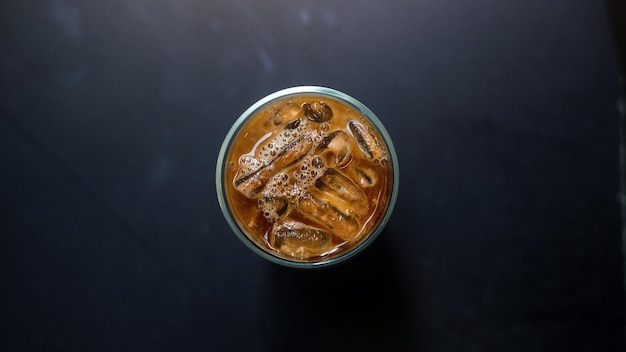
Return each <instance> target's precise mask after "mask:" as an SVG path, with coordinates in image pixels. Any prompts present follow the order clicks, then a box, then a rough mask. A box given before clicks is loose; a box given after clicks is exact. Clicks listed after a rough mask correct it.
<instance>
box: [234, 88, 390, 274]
mask: <svg viewBox="0 0 626 352" xmlns="http://www.w3.org/2000/svg"><path fill="white" fill-rule="evenodd" d="M392 162H395V161H394V160H391V158H390V154H389V148H388V146H387V143H386V142H385V140H384V139H383V137H382V135H381V133H380V131H379V129H377V128H376V126H375V125H374V124H373V123H372V122H371V121H370V119H368V118H367V117H366V116H364V115H363V114H362V113H361V112H360V111H359V110H358V109H356V108H355V107H354V106H352V105H350V104H348V103H346V102H344V101H341V100H339V99H336V98H333V97H330V96H327V95H322V94H311V93H309V94H297V95H291V96H286V97H282V98H279V99H277V100H274V101H271V102H268V103H267V104H265V105H264V106H262V107H260V108H259V109H258V110H256V111H255V112H254V113H253V114H252V115H251V116H250V117H249V118H248V119H247V120H246V121H245V122H244V123H243V124H242V125H241V126H240V128H239V129H238V131H237V132H236V133H235V134H234V135H233V137H232V140H231V143H230V146H229V149H228V150H227V152H226V154H225V156H224V169H223V183H224V185H223V187H224V194H225V197H226V202H227V203H228V207H229V209H230V213H231V214H232V217H233V218H234V220H235V221H236V223H237V225H238V226H239V227H240V228H241V230H242V231H243V232H244V233H245V234H246V236H247V237H248V238H249V239H250V240H251V241H253V242H254V243H255V244H256V245H257V246H258V247H260V248H262V249H264V250H265V251H266V252H268V253H270V254H272V255H274V256H277V257H280V258H283V259H286V260H289V261H297V262H313V261H320V260H324V259H326V258H332V257H334V256H338V255H341V254H342V253H345V252H346V251H350V250H351V249H352V248H354V247H355V246H357V245H358V244H359V243H361V242H362V241H364V240H365V239H366V238H367V237H368V236H369V235H370V234H371V233H372V231H373V229H375V228H376V227H377V226H378V225H379V223H380V222H381V219H382V218H383V216H384V215H385V212H386V211H387V208H388V205H389V202H390V200H391V196H392V189H393V187H392V186H393V179H394V178H393V172H394V169H393V167H392Z"/></svg>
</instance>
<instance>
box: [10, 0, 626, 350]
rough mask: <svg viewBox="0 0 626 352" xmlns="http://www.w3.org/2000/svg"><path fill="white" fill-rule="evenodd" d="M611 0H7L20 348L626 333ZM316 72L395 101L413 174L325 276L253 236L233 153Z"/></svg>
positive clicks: (558, 343) (620, 336)
mask: <svg viewBox="0 0 626 352" xmlns="http://www.w3.org/2000/svg"><path fill="white" fill-rule="evenodd" d="M608 18H609V17H608V16H607V12H606V9H605V7H604V6H603V3H602V2H598V1H587V0H555V1H544V0H524V1H522V0H511V1H499V0H476V1H471V2H470V1H461V0H453V1H436V0H422V1H393V2H391V1H390V2H387V4H383V2H382V1H350V2H348V1H341V2H340V1H304V0H302V1H289V2H279V1H262V2H261V1H252V0H237V1H226V0H223V1H200V0H179V1H166V0H152V1H148V0H133V1H122V0H111V1H101V2H96V1H90V2H87V1H69V0H51V1H30V0H29V1H3V2H2V3H1V4H0V210H1V214H2V215H1V218H0V219H1V220H0V282H1V287H0V350H3V351H132V350H141V351H172V350H180V351H186V350H210V351H222V350H237V351H239V350H254V351H283V350H284V351H286V350H294V349H297V350H315V351H317V350H340V349H341V350H346V348H349V349H350V350H356V349H357V348H361V349H363V350H376V351H379V350H382V349H383V348H385V350H387V349H388V348H392V350H399V348H401V347H402V348H406V346H408V347H410V348H411V349H412V350H416V351H454V352H458V351H564V350H568V351H623V350H624V349H625V348H626V339H625V336H624V289H623V287H624V286H623V283H624V281H623V267H622V259H623V257H622V253H621V245H622V244H621V239H620V218H619V214H620V210H619V209H620V208H619V202H618V199H619V197H618V192H619V187H618V186H619V169H618V165H619V162H618V161H619V156H618V144H619V129H618V127H619V123H618V113H617V109H616V104H617V99H618V97H619V95H620V86H619V79H618V76H619V69H618V60H617V55H616V52H617V51H616V50H615V48H614V42H613V39H612V34H611V28H612V27H610V26H609V23H610V22H609V21H608ZM615 18H617V19H619V16H614V19H615ZM614 23H620V22H619V20H614ZM311 84H313V85H324V86H330V87H333V88H336V89H339V90H341V91H344V92H346V93H348V94H350V95H353V96H354V97H356V98H357V99H359V100H360V101H362V102H363V103H365V104H366V105H367V106H368V107H369V108H371V109H372V110H373V111H374V112H375V113H376V114H377V115H378V116H379V117H380V119H381V120H382V121H383V123H384V124H385V125H386V127H387V129H388V131H389V133H390V134H391V136H392V138H393V140H394V142H395V145H396V148H397V150H398V157H399V161H400V167H401V184H400V197H399V199H398V203H397V207H396V211H395V212H394V215H393V217H392V219H391V221H390V223H389V225H388V227H387V229H386V230H385V232H384V233H383V234H382V236H381V237H380V238H379V239H378V240H377V241H376V242H375V243H374V244H373V245H372V246H371V247H370V248H369V249H368V250H367V251H366V252H365V253H363V254H362V255H360V256H359V257H357V258H356V259H354V260H353V261H351V262H349V263H346V264H343V265H341V266H339V267H336V268H333V269H329V270H323V271H314V272H304V271H298V270H293V269H287V268H282V267H279V266H276V265H274V264H271V263H269V262H266V261H264V260H262V259H261V258H259V257H257V256H255V255H254V254H253V253H252V252H250V251H249V250H248V249H247V248H246V247H245V246H244V245H243V244H242V243H240V242H239V240H238V239H237V238H236V237H235V236H234V235H233V234H232V233H231V231H230V230H229V228H228V226H227V224H226V222H225V220H224V219H223V217H222V215H221V212H220V211H219V207H218V204H217V200H216V195H215V180H214V172H215V171H214V169H215V162H216V158H217V153H218V148H219V146H220V144H221V142H222V140H223V138H224V136H225V135H226V132H227V131H228V129H229V128H230V126H231V124H232V122H233V121H234V119H235V118H236V117H238V116H239V114H241V112H243V110H245V109H246V108H247V107H248V106H249V105H251V104H252V103H254V102H255V101H256V100H257V99H259V98H261V97H263V96H265V95H267V94H269V93H271V92H273V91H276V90H279V89H282V88H285V87H288V86H294V85H311Z"/></svg>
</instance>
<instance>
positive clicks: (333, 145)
mask: <svg viewBox="0 0 626 352" xmlns="http://www.w3.org/2000/svg"><path fill="white" fill-rule="evenodd" d="M314 154H318V155H320V156H321V157H322V158H324V160H325V161H326V165H329V166H331V167H332V166H335V165H337V166H339V167H341V166H343V165H344V164H345V163H346V162H348V161H350V158H349V156H350V141H349V136H348V134H347V133H345V132H343V131H334V132H331V133H330V134H328V135H327V136H325V137H324V138H322V140H321V141H320V143H319V144H318V145H317V147H315V152H314Z"/></svg>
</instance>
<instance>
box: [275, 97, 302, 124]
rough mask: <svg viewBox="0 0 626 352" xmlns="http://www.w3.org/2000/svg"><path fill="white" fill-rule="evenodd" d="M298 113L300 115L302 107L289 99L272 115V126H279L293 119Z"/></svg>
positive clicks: (296, 117)
mask: <svg viewBox="0 0 626 352" xmlns="http://www.w3.org/2000/svg"><path fill="white" fill-rule="evenodd" d="M300 115H302V108H301V107H299V106H298V105H297V104H294V103H293V102H291V101H290V102H287V103H285V104H284V105H282V106H280V107H279V108H278V110H277V111H276V113H274V116H272V122H273V123H274V126H279V125H282V124H284V123H288V122H291V121H295V120H296V119H298V117H299V116H300Z"/></svg>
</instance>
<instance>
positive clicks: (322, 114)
mask: <svg viewBox="0 0 626 352" xmlns="http://www.w3.org/2000/svg"><path fill="white" fill-rule="evenodd" d="M302 110H303V111H304V116H306V117H307V118H308V119H309V120H311V121H313V122H326V121H328V120H330V119H331V118H332V117H333V110H332V109H331V108H330V106H328V105H326V103H324V102H321V101H320V102H317V101H316V102H313V103H304V104H302Z"/></svg>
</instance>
